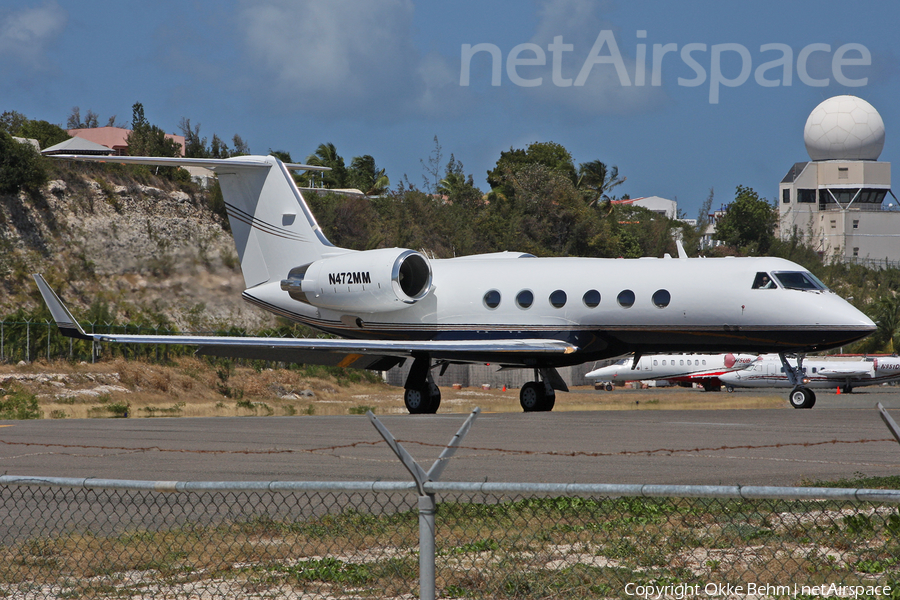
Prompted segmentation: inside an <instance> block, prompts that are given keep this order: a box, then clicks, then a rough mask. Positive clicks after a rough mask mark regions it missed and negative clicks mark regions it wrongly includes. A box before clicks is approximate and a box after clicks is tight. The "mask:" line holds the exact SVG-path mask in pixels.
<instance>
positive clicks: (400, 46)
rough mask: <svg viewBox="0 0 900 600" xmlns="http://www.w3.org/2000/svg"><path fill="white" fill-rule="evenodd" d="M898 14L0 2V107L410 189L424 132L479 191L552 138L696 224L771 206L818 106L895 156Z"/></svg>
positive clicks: (576, 6)
mask: <svg viewBox="0 0 900 600" xmlns="http://www.w3.org/2000/svg"><path fill="white" fill-rule="evenodd" d="M898 17H900V4H898V3H896V1H894V0H891V1H887V0H870V1H867V2H864V3H857V5H856V6H852V5H851V4H849V3H847V2H832V1H828V0H825V1H816V2H812V1H795V2H784V1H777V2H776V1H773V0H760V1H757V2H741V3H738V2H722V1H721V0H716V1H711V0H700V1H694V2H691V3H686V2H649V1H641V0H632V1H630V2H625V1H624V0H620V1H606V0H524V1H522V0H519V1H512V0H495V1H490V0H488V1H484V0H479V1H475V0H459V1H456V2H442V3H437V2H427V3H426V2H424V1H422V0H328V1H327V2H326V1H319V2H314V1H311V0H294V1H285V0H282V1H279V0H258V1H254V2H250V1H246V2H244V1H236V0H215V1H212V0H178V1H170V0H154V1H153V2H149V1H144V0H128V1H125V2H122V1H118V2H113V1H100V0H77V1H75V0H46V1H40V0H39V1H38V2H10V1H7V0H0V111H2V110H17V111H19V112H21V113H24V114H25V115H26V116H27V117H29V118H31V119H44V120H47V121H50V122H51V123H58V124H61V125H64V124H65V121H66V119H67V117H68V115H69V114H70V112H71V109H72V107H73V106H79V107H80V108H81V112H82V115H84V114H85V113H86V112H87V110H89V109H90V110H93V111H94V112H96V113H97V114H98V115H99V117H100V121H101V124H104V123H105V121H106V120H107V119H108V118H109V117H110V116H112V115H117V121H119V122H120V123H123V124H129V123H130V121H131V106H132V104H133V103H134V102H141V103H142V104H143V105H144V109H145V112H146V116H147V117H148V119H149V120H150V122H152V123H154V124H156V125H159V126H160V127H162V128H163V129H165V130H166V131H169V132H178V123H179V121H180V120H181V118H182V117H187V118H189V119H190V120H191V122H192V123H194V124H197V123H199V124H200V125H201V135H205V136H207V137H210V138H211V137H212V134H213V133H216V134H218V135H219V136H220V137H221V138H223V139H226V140H230V139H231V137H232V136H233V135H234V134H235V133H237V134H240V135H241V137H242V138H243V139H244V140H245V141H246V142H247V143H248V144H249V146H250V149H251V151H252V152H254V153H267V152H268V151H269V149H270V148H271V149H277V150H286V151H288V152H290V153H291V155H292V157H293V158H294V160H298V161H300V160H303V159H304V158H305V157H306V156H307V155H308V154H310V153H311V152H313V151H314V150H315V148H316V146H317V145H318V144H320V143H322V142H333V143H334V144H335V145H336V147H337V149H338V152H339V153H340V154H341V155H342V156H344V158H345V160H346V161H347V162H348V163H349V161H350V158H351V157H353V156H356V155H361V154H371V155H372V156H374V157H375V160H376V163H377V164H378V165H379V167H384V168H386V169H387V173H388V175H389V176H390V177H391V180H392V182H394V183H396V182H398V181H399V180H400V179H401V178H402V177H403V176H404V175H406V176H408V177H409V179H410V181H412V182H413V183H416V184H421V181H422V175H423V168H422V165H421V163H420V160H421V159H427V158H428V156H429V153H430V152H431V151H432V150H433V148H434V141H433V138H434V136H435V135H437V136H438V138H439V140H440V144H441V146H442V148H443V153H444V159H443V160H444V162H446V160H447V159H449V156H450V153H453V154H454V155H455V157H456V158H457V159H459V160H461V161H462V162H463V164H464V165H465V170H466V172H467V173H472V174H473V175H474V177H475V182H476V184H477V185H479V186H480V187H481V188H482V189H486V188H487V184H486V182H485V174H486V171H487V170H489V169H491V168H493V166H494V164H495V163H496V161H497V158H498V157H499V155H500V152H501V151H503V150H508V149H509V148H510V147H516V148H522V147H525V146H527V145H528V144H530V143H532V142H535V141H554V142H558V143H560V144H562V145H564V146H565V147H566V148H567V149H568V150H569V151H570V152H571V153H572V156H573V158H574V160H575V162H576V164H577V163H580V162H587V161H589V160H594V159H599V160H602V161H604V162H606V163H607V164H610V165H616V166H618V168H619V173H620V174H621V175H624V176H626V177H627V181H626V182H625V183H624V184H623V185H622V186H621V187H620V188H618V189H617V192H618V193H628V194H630V195H631V196H632V197H638V196H650V195H659V196H664V197H668V198H677V200H678V201H679V208H681V209H682V211H683V212H684V213H685V214H686V216H689V217H695V216H696V214H697V211H698V209H699V207H700V204H701V202H702V201H703V199H705V198H706V196H707V194H708V192H709V189H710V188H714V189H715V194H716V205H718V204H720V203H725V202H727V201H729V200H730V199H733V196H734V189H735V187H736V186H737V185H745V186H750V187H753V188H754V189H756V190H757V191H758V192H759V193H760V194H761V195H763V196H765V197H768V198H772V197H774V196H775V195H776V194H777V185H778V182H779V181H780V179H781V178H782V176H783V175H784V173H786V172H787V170H788V168H789V167H790V166H791V165H792V164H793V163H794V162H797V161H801V160H807V159H808V157H807V154H806V150H805V147H804V144H803V126H804V123H805V121H806V118H807V116H808V115H809V113H810V112H811V111H812V109H813V108H814V107H815V106H816V105H817V104H818V103H819V102H821V101H822V100H824V99H826V98H828V97H830V96H834V95H839V94H848V93H849V94H854V95H857V96H860V97H862V98H864V99H866V100H868V101H869V102H870V103H871V104H872V105H874V106H875V108H876V109H878V111H879V112H880V113H881V116H882V118H883V119H884V122H885V125H886V128H887V134H886V142H885V148H884V152H883V153H882V155H881V160H884V161H889V162H892V163H897V158H898V156H897V155H898V152H900V140H898V139H897V137H895V133H894V132H895V131H900V103H898V102H897V100H896V99H897V98H898V97H900V93H898V92H900V82H898V73H900V71H898V65H900V58H898V56H897V52H896V50H895V49H894V47H893V46H895V45H896V44H892V40H894V39H895V38H896V24H897V22H898V20H900V19H898ZM604 32H605V33H604ZM604 36H605V37H604ZM604 40H605V41H604ZM610 40H612V42H613V43H614V44H615V46H616V50H617V52H614V51H613V49H612V47H611V46H610V43H609V42H610ZM601 41H602V42H603V43H602V44H601V45H600V46H597V44H598V43H600V42H601ZM557 43H558V44H564V45H565V46H560V47H559V48H563V49H557V50H554V49H553V48H552V47H551V46H552V45H554V44H557ZM467 44H468V45H470V46H473V47H474V46H476V45H478V44H484V45H487V46H482V47H481V48H496V49H497V51H498V52H499V57H500V61H501V62H500V63H499V64H500V67H501V68H500V75H501V77H500V81H499V84H500V85H492V74H493V72H492V68H491V65H492V62H491V61H492V60H493V57H492V54H491V53H490V51H482V52H479V53H476V54H474V55H472V58H471V62H470V63H469V66H470V68H469V82H468V85H461V79H462V77H461V76H462V74H463V67H464V63H465V61H464V60H463V58H464V50H463V48H464V45H467ZM523 44H525V46H522V45H523ZM689 44H695V45H697V46H692V48H694V50H693V52H691V53H687V54H686V53H685V46H687V45H689ZM768 44H780V45H781V46H777V47H774V46H773V47H772V48H782V49H781V50H778V49H770V50H767V51H763V50H762V47H763V46H764V45H768ZM812 44H817V45H818V46H810V45H812ZM848 44H851V45H854V46H847V45H848ZM655 45H658V46H659V47H660V48H666V47H668V48H673V47H674V51H673V52H668V53H666V54H660V52H657V54H659V56H658V57H657V58H660V59H661V60H660V62H659V65H660V66H659V68H658V69H656V79H657V81H656V83H658V85H653V83H654V82H653V75H654V72H653V62H654V57H653V55H654V46H655ZM667 45H668V46H667ZM700 45H702V46H700ZM860 45H861V46H862V47H863V50H859V46H860ZM553 47H556V46H553ZM517 48H518V49H517ZM535 48H538V50H535ZM642 48H643V51H644V52H645V55H646V56H645V58H644V60H643V64H644V65H645V69H644V73H645V75H644V82H643V85H640V84H639V71H640V68H639V65H640V64H641V62H642V61H641V52H642ZM741 48H744V49H745V52H743V53H742V52H741V50H740V49H741ZM783 48H788V50H787V52H785V51H784V50H783ZM825 48H827V50H826V49H825ZM841 48H844V49H845V50H844V51H843V55H842V56H837V55H838V53H839V49H841ZM804 49H807V50H809V52H808V57H807V58H805V59H804V60H803V61H802V63H803V65H802V67H803V69H802V71H803V73H802V75H803V77H801V73H800V71H801V68H800V67H801V66H800V65H798V62H801V61H800V60H799V59H800V55H801V54H802V53H803V51H804ZM863 51H865V53H867V54H868V55H869V56H870V58H869V59H868V60H865V57H864V56H863ZM541 54H543V59H541V57H540V55H541ZM787 54H789V55H790V64H789V66H787V65H785V64H781V65H776V66H773V67H771V68H768V69H767V70H765V72H764V73H763V74H762V77H763V78H764V79H763V80H764V81H766V80H767V81H769V82H773V81H774V82H776V85H772V84H771V83H770V84H767V85H763V84H761V83H760V82H759V81H758V79H757V70H758V69H759V68H760V66H762V65H763V64H764V63H767V62H770V61H773V60H776V59H779V58H783V57H785V56H786V55H787ZM614 55H615V57H617V60H618V62H617V61H616V60H613V58H611V57H614ZM714 55H715V56H717V57H719V60H715V59H714ZM685 56H687V58H685ZM854 59H859V60H858V61H857V62H862V63H868V64H853V61H854ZM541 60H543V64H540V63H541ZM836 60H837V61H838V62H840V61H841V60H844V61H846V62H847V64H846V65H839V66H838V74H839V75H842V76H843V78H844V79H845V81H849V82H850V84H851V85H842V84H841V83H840V82H839V81H838V79H839V78H838V77H837V76H836V75H835V67H834V63H835V61H836ZM691 61H693V62H691ZM748 61H749V62H748ZM556 62H558V65H557V64H555V63H556ZM517 63H520V64H517ZM529 63H531V64H529ZM533 63H538V64H533ZM714 63H718V67H717V69H716V68H714V67H715V64H714ZM695 67H696V68H695ZM747 68H749V69H750V70H749V71H746V69H747ZM697 69H699V70H700V71H702V73H703V77H701V76H700V75H698V73H699V71H698V70H697ZM716 70H717V71H718V72H719V73H720V76H719V77H713V74H714V72H715V71H716ZM745 71H746V78H745V80H742V74H743V73H744V72H745ZM623 72H624V74H625V77H624V79H623V77H622V73H623ZM582 75H583V77H580V76H582ZM579 79H582V81H581V83H582V85H578V80H579ZM714 79H716V81H719V80H722V79H725V80H731V82H732V84H731V87H729V86H728V85H725V84H719V85H716V86H713V80H714ZM701 80H702V83H699V82H700V81H701ZM804 80H805V81H806V82H804ZM788 82H789V83H790V85H785V84H786V83H788ZM810 82H812V84H811V83H810ZM863 82H864V83H863ZM625 83H628V84H630V85H625ZM692 83H694V84H696V83H699V85H691V84H692ZM814 84H815V85H814ZM823 84H824V85H823ZM714 88H715V89H714ZM716 95H717V96H718V97H717V99H716V100H717V101H713V97H714V96H716Z"/></svg>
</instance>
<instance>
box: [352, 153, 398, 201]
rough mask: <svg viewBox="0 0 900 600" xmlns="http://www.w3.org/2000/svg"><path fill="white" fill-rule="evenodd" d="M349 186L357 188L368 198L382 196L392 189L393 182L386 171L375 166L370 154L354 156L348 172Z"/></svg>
mask: <svg viewBox="0 0 900 600" xmlns="http://www.w3.org/2000/svg"><path fill="white" fill-rule="evenodd" d="M347 185H349V186H350V187H353V188H356V189H358V190H360V191H361V192H362V193H364V194H365V195H366V196H380V195H382V194H383V193H385V192H386V191H387V189H388V188H390V187H391V180H390V179H388V176H387V175H386V174H385V170H384V169H379V168H378V167H377V166H375V159H374V158H372V156H371V155H369V154H364V155H362V156H354V157H353V160H352V161H350V169H349V170H348V171H347Z"/></svg>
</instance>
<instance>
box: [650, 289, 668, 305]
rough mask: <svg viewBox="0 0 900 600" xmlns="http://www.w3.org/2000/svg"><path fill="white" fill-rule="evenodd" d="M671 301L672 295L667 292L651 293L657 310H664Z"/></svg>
mask: <svg viewBox="0 0 900 600" xmlns="http://www.w3.org/2000/svg"><path fill="white" fill-rule="evenodd" d="M671 301H672V294H670V293H669V292H668V291H667V290H656V291H655V292H654V293H653V304H655V305H656V306H657V308H665V307H667V306H668V305H669V302H671Z"/></svg>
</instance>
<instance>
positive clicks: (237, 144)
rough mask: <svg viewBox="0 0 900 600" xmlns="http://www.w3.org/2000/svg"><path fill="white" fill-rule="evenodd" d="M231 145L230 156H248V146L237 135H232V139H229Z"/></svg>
mask: <svg viewBox="0 0 900 600" xmlns="http://www.w3.org/2000/svg"><path fill="white" fill-rule="evenodd" d="M231 143H232V144H233V145H234V150H232V152H231V155H232V156H246V155H248V154H250V146H248V145H247V143H246V142H245V141H244V139H243V138H242V137H241V136H239V135H238V134H234V137H233V138H231Z"/></svg>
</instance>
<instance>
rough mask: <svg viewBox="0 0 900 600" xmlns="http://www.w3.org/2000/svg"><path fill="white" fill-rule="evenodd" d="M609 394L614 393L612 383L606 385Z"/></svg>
mask: <svg viewBox="0 0 900 600" xmlns="http://www.w3.org/2000/svg"><path fill="white" fill-rule="evenodd" d="M604 389H605V390H606V391H607V392H611V391H613V385H612V384H611V383H607V384H606V388H604Z"/></svg>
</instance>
